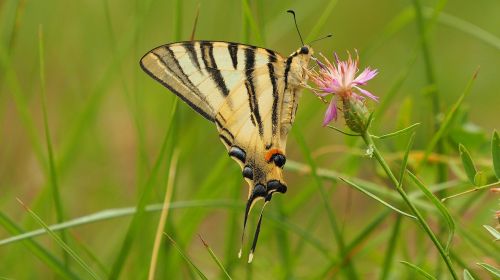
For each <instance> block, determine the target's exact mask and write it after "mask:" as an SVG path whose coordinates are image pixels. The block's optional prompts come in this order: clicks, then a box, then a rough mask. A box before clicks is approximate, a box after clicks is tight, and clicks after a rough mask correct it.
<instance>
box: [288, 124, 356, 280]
mask: <svg viewBox="0 0 500 280" xmlns="http://www.w3.org/2000/svg"><path fill="white" fill-rule="evenodd" d="M292 132H294V134H293V135H294V136H295V139H296V140H297V142H298V144H299V147H300V149H301V150H302V154H303V155H304V156H305V158H306V160H307V162H308V163H309V167H310V168H311V175H312V176H313V178H314V182H315V183H316V187H317V189H318V190H319V192H320V197H321V199H322V201H323V205H324V207H325V210H326V213H327V216H328V221H329V223H330V228H331V229H332V231H333V236H334V238H335V241H336V243H337V246H338V250H339V257H340V259H343V258H344V257H345V256H347V251H346V247H345V242H344V237H343V236H342V233H341V232H340V228H339V226H338V224H337V220H336V218H335V215H334V214H333V209H332V207H331V205H330V203H329V201H328V198H327V197H326V191H325V189H324V186H323V182H322V181H321V178H320V177H319V176H318V173H317V168H316V163H315V162H314V160H313V158H312V156H311V152H310V151H309V149H308V147H307V145H306V142H305V139H304V136H303V135H302V133H300V132H299V131H298V128H295V129H293V130H292ZM346 266H347V270H346V271H345V273H346V276H347V277H348V278H349V279H357V278H358V276H357V273H356V270H355V268H354V266H353V264H352V261H350V260H348V261H347V263H346Z"/></svg>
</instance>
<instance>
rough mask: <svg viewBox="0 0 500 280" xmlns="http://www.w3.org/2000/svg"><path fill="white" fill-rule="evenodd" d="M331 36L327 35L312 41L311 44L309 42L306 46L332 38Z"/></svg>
mask: <svg viewBox="0 0 500 280" xmlns="http://www.w3.org/2000/svg"><path fill="white" fill-rule="evenodd" d="M332 36H333V35H332V34H328V35H326V36H323V37H320V38H318V39H314V40H312V41H311V42H309V43H308V45H311V44H312V43H314V42H318V41H321V40H323V39H326V38H330V37H332Z"/></svg>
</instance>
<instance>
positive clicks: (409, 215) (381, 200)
mask: <svg viewBox="0 0 500 280" xmlns="http://www.w3.org/2000/svg"><path fill="white" fill-rule="evenodd" d="M339 179H340V180H342V181H344V183H346V184H348V185H350V186H353V187H354V188H355V189H357V190H358V191H360V192H362V193H364V194H366V195H367V196H369V197H371V198H373V199H374V200H376V201H378V202H380V203H381V204H382V205H384V206H385V207H387V208H389V209H391V210H393V211H395V212H396V213H398V214H401V215H403V216H406V217H409V218H412V219H416V217H415V216H413V215H411V214H408V213H406V212H404V211H402V210H399V209H398V208H396V207H395V206H392V205H391V204H390V203H389V202H386V201H385V200H383V199H381V198H380V197H378V196H376V195H374V194H373V193H371V192H369V191H367V190H365V189H364V188H362V187H360V186H358V185H357V184H356V183H354V182H351V181H349V180H348V179H345V178H341V177H339Z"/></svg>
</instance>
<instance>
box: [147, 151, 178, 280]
mask: <svg viewBox="0 0 500 280" xmlns="http://www.w3.org/2000/svg"><path fill="white" fill-rule="evenodd" d="M178 159H179V152H178V150H176V151H175V152H174V155H173V156H172V161H171V163H170V168H169V172H168V180H167V187H166V190H165V198H164V199H163V209H162V210H161V215H160V221H159V222H158V227H157V228H156V236H155V241H154V245H153V252H152V253H151V263H150V266H149V275H148V279H149V280H153V279H154V278H155V272H156V264H157V263H158V253H159V250H160V245H161V237H162V233H163V230H164V229H165V223H166V221H167V217H168V210H170V201H171V200H172V192H173V188H174V181H175V173H176V170H177V160H178Z"/></svg>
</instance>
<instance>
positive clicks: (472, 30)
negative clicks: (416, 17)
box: [423, 7, 500, 50]
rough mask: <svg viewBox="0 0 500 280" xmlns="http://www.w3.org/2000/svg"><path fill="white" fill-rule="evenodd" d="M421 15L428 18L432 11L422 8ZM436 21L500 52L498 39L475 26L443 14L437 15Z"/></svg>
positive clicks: (499, 39)
mask: <svg viewBox="0 0 500 280" xmlns="http://www.w3.org/2000/svg"><path fill="white" fill-rule="evenodd" d="M423 13H424V15H425V16H426V17H429V16H430V15H431V14H432V13H433V10H432V9H431V8H428V7H423ZM437 20H438V22H439V23H440V24H443V25H447V26H449V27H451V28H454V29H456V30H460V31H462V32H464V33H466V34H469V35H471V36H472V37H475V38H477V39H479V41H482V42H484V43H486V44H488V45H490V46H492V47H494V48H495V49H497V50H500V38H498V37H497V36H495V35H494V34H492V33H490V32H488V31H486V30H484V29H482V28H480V27H479V26H477V25H474V24H472V23H470V22H468V21H465V20H463V19H461V18H458V17H456V16H453V15H450V14H447V13H444V12H441V13H440V14H439V16H438V18H437Z"/></svg>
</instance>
